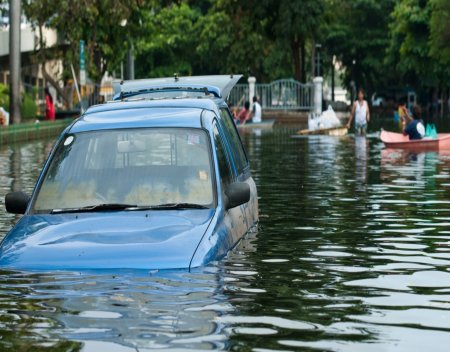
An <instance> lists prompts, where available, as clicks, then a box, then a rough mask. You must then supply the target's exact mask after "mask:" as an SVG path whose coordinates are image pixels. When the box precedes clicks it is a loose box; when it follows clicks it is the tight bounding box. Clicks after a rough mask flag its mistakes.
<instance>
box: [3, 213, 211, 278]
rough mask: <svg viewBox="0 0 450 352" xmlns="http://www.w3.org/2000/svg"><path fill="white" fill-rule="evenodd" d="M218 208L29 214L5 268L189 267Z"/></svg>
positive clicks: (10, 243)
mask: <svg viewBox="0 0 450 352" xmlns="http://www.w3.org/2000/svg"><path fill="white" fill-rule="evenodd" d="M213 214H214V209H195V210H194V209H193V210H171V211H162V210H161V211H148V212H147V211H134V212H131V211H128V212H127V211H120V212H108V213H105V212H102V213H83V214H59V215H49V214H45V215H26V216H24V217H23V218H22V219H21V220H20V221H19V223H18V224H17V225H16V227H15V228H14V229H13V230H12V231H11V232H10V233H9V234H8V235H7V236H6V238H5V240H4V241H3V242H2V245H1V248H0V266H2V267H8V268H16V269H36V270H40V269H43V270H47V269H50V270H59V269H61V270H66V269H69V270H70V269H114V268H133V269H177V268H189V265H190V261H191V259H192V256H193V254H194V252H195V249H196V248H197V246H198V244H199V242H200V240H201V238H202V237H203V235H204V233H205V231H206V229H207V228H208V225H209V223H210V220H211V218H212V216H213Z"/></svg>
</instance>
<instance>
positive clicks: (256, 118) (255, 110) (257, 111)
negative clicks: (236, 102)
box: [247, 95, 262, 123]
mask: <svg viewBox="0 0 450 352" xmlns="http://www.w3.org/2000/svg"><path fill="white" fill-rule="evenodd" d="M261 121H262V108H261V104H259V102H258V97H257V96H256V95H255V96H254V97H253V107H252V111H251V112H250V114H249V116H248V118H247V122H253V123H260V122H261Z"/></svg>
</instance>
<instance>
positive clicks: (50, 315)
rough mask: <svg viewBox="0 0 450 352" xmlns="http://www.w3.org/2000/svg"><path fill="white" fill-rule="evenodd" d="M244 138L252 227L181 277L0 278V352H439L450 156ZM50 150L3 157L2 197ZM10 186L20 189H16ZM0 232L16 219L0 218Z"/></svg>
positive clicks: (287, 138)
mask: <svg viewBox="0 0 450 352" xmlns="http://www.w3.org/2000/svg"><path fill="white" fill-rule="evenodd" d="M292 132H293V131H290V130H282V129H275V130H274V131H273V132H272V133H263V134H261V135H255V134H247V135H245V136H244V137H243V138H244V142H245V144H246V146H247V150H248V151H249V154H250V158H251V160H252V161H253V163H252V171H253V172H254V176H255V179H256V181H257V184H258V190H259V197H260V228H259V231H258V233H254V234H251V235H250V236H249V237H248V238H247V239H246V240H245V241H243V242H241V243H240V245H239V246H238V247H236V248H235V249H234V250H233V252H232V253H230V254H229V256H228V257H227V258H226V259H224V260H223V261H221V262H218V263H213V264H211V265H210V266H208V267H207V268H203V269H199V270H197V271H195V272H192V273H187V272H183V271H181V272H171V273H160V272H151V273H149V272H136V271H120V272H108V273H102V274H100V273H47V274H37V273H11V272H2V273H1V274H0V285H1V287H2V289H1V291H0V311H1V313H2V314H1V317H2V318H1V319H2V320H1V324H2V325H1V328H0V329H1V330H2V334H1V336H2V339H1V340H0V348H2V349H6V348H10V349H13V348H16V349H19V350H20V349H26V348H29V347H30V346H31V345H33V346H39V347H40V348H41V349H42V350H46V349H48V350H69V349H71V350H82V349H84V350H90V351H94V350H114V351H116V350H117V351H120V350H124V351H136V350H163V349H179V350H201V349H217V350H236V351H238V350H253V351H275V350H276V351H280V350H289V351H292V350H310V349H311V350H317V349H318V350H331V351H361V350H364V351H380V350H394V349H395V350H398V351H422V350H425V349H431V350H433V351H444V350H447V349H448V347H447V346H448V344H449V343H450V327H449V324H448V321H449V319H450V315H449V312H450V305H449V302H450V270H449V269H448V268H449V264H450V245H449V244H450V200H449V199H450V180H449V170H450V156H449V155H446V154H445V153H433V152H427V153H410V152H404V151H401V150H389V149H384V147H383V145H382V144H381V143H380V142H379V141H378V139H377V137H376V136H373V135H369V136H368V137H361V138H355V137H352V136H350V137H349V136H347V137H338V138H337V137H326V136H311V137H306V138H305V137H302V138H291V135H292ZM47 145H48V142H36V143H32V144H26V145H20V146H17V147H16V148H19V149H20V150H19V151H20V154H19V153H18V154H17V155H20V158H18V159H17V160H16V161H20V162H19V165H15V163H16V162H15V161H13V158H12V156H13V154H14V153H15V152H16V150H15V149H14V148H3V149H1V150H0V165H1V166H2V168H1V174H0V177H1V180H2V183H1V185H2V186H1V187H2V188H1V189H0V191H1V192H2V194H1V196H2V197H3V195H4V193H6V192H7V191H8V190H9V189H11V188H12V187H13V186H12V185H13V180H15V179H17V178H18V179H20V180H18V181H17V182H21V183H22V184H21V186H22V187H24V188H25V189H26V190H28V191H30V190H31V188H32V187H33V184H34V181H35V179H36V177H37V173H38V171H39V168H40V165H41V164H42V162H43V159H44V158H45V155H46V154H47V153H48V148H47ZM17 184H18V183H17ZM0 216H1V223H0V226H1V228H0V230H1V232H2V233H5V232H6V231H7V230H8V229H9V228H10V226H11V225H12V224H13V223H14V221H15V218H14V217H13V216H10V215H8V214H4V213H2V214H1V215H0Z"/></svg>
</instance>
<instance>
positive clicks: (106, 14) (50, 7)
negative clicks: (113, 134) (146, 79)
mask: <svg viewBox="0 0 450 352" xmlns="http://www.w3.org/2000/svg"><path fill="white" fill-rule="evenodd" d="M145 3H146V2H145V1H143V0H82V1H71V0H55V1H49V0H31V1H29V2H25V4H24V5H25V6H24V10H25V13H26V15H27V17H28V18H29V20H30V21H31V22H32V23H33V24H34V25H35V26H36V27H37V28H38V29H40V30H41V29H42V27H43V26H48V27H51V28H54V29H56V30H57V31H58V34H59V35H60V36H61V38H62V42H63V43H67V45H68V50H65V51H64V59H65V63H66V64H69V65H70V64H71V63H73V64H74V66H77V65H76V63H78V62H79V60H78V58H79V42H80V40H84V41H85V43H86V56H87V57H86V64H87V71H88V76H89V77H90V78H91V79H92V80H93V81H94V83H95V84H96V86H98V85H99V84H100V82H101V79H102V77H103V75H104V74H105V72H106V70H107V69H111V68H114V67H117V66H118V64H119V63H120V62H121V61H122V60H123V58H124V56H125V53H126V51H127V50H128V48H129V46H130V45H129V43H130V38H131V37H132V35H133V34H134V33H135V32H136V31H137V28H138V27H139V23H140V22H139V18H138V17H139V14H140V12H141V9H142V8H143V7H144V5H145ZM131 19H133V21H130V20H131ZM41 38H42V36H41ZM45 48H46V45H45V42H43V41H42V40H41V45H40V48H39V51H40V52H41V53H42V55H41V60H45V59H47V57H48V55H49V54H48V51H46V50H45ZM41 62H42V61H41ZM47 79H49V77H48V76H47ZM49 80H50V81H51V79H49ZM54 85H55V84H54ZM56 86H57V85H55V87H56ZM94 94H95V95H97V94H98V90H96V91H95V93H94Z"/></svg>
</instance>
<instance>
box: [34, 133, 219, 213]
mask: <svg viewBox="0 0 450 352" xmlns="http://www.w3.org/2000/svg"><path fill="white" fill-rule="evenodd" d="M211 160H212V159H211V156H210V144H209V139H208V135H207V134H206V132H205V131H204V130H201V129H189V128H164V129H163V128H146V129H122V130H102V131H95V132H83V133H77V134H69V135H67V136H65V137H64V139H63V140H62V141H61V143H60V144H59V145H58V147H57V150H56V151H55V154H54V156H53V158H52V160H51V162H50V165H49V167H48V169H47V171H46V174H45V176H44V180H43V182H42V184H41V186H40V189H39V192H38V194H37V196H36V198H35V202H34V207H33V209H34V212H37V213H46V212H58V211H64V209H67V210H69V209H71V210H76V209H77V208H85V209H88V208H89V207H91V208H92V209H105V210H107V209H109V210H111V209H113V210H114V209H116V210H119V209H130V210H132V209H137V208H139V207H152V206H161V205H166V207H165V208H164V209H167V208H169V209H170V207H167V205H172V206H173V205H179V204H184V205H185V206H186V208H189V207H191V208H192V207H195V206H198V207H211V206H212V205H213V203H214V192H213V183H212V172H211V170H212V168H211ZM108 205H111V207H108ZM121 205H122V206H121ZM173 208H174V209H175V208H177V207H173Z"/></svg>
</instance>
